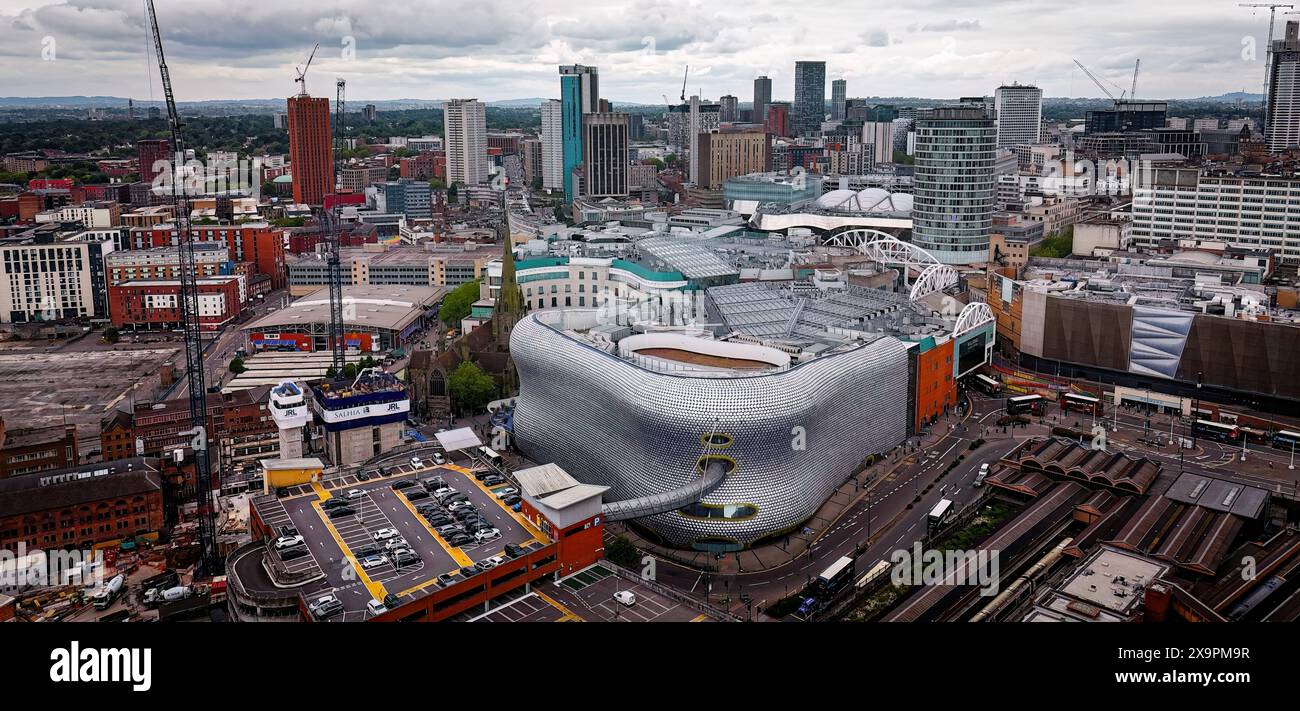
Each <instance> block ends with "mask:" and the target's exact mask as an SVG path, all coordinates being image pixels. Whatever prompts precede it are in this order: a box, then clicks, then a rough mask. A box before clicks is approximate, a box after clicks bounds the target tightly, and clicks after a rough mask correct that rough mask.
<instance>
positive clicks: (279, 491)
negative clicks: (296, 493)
mask: <svg viewBox="0 0 1300 711" xmlns="http://www.w3.org/2000/svg"><path fill="white" fill-rule="evenodd" d="M275 495H276V496H278V497H280V498H282V499H283V498H284V497H286V496H288V495H289V490H288V489H286V488H284V487H283V486H277V487H275Z"/></svg>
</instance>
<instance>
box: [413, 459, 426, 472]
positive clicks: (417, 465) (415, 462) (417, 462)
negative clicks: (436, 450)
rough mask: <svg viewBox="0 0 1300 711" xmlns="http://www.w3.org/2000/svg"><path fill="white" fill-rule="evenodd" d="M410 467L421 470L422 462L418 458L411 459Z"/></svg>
mask: <svg viewBox="0 0 1300 711" xmlns="http://www.w3.org/2000/svg"><path fill="white" fill-rule="evenodd" d="M411 466H413V467H415V468H416V469H423V468H424V462H422V461H420V458H419V457H411Z"/></svg>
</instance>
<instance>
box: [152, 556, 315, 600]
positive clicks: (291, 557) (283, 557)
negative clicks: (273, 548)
mask: <svg viewBox="0 0 1300 711" xmlns="http://www.w3.org/2000/svg"><path fill="white" fill-rule="evenodd" d="M305 555H307V546H298V547H297V548H286V549H285V550H282V551H280V560H293V559H294V558H301V557H303V556H305ZM151 592H152V591H151Z"/></svg>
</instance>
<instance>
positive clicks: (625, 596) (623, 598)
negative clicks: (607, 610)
mask: <svg viewBox="0 0 1300 711" xmlns="http://www.w3.org/2000/svg"><path fill="white" fill-rule="evenodd" d="M614 601H615V602H618V603H622V604H623V605H626V606H627V607H631V606H633V605H635V604H636V594H634V593H633V592H632V591H631V590H619V591H618V592H616V593H614Z"/></svg>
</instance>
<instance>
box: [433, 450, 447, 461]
mask: <svg viewBox="0 0 1300 711" xmlns="http://www.w3.org/2000/svg"><path fill="white" fill-rule="evenodd" d="M433 463H434V464H446V463H447V458H446V457H444V456H442V452H434V453H433Z"/></svg>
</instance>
